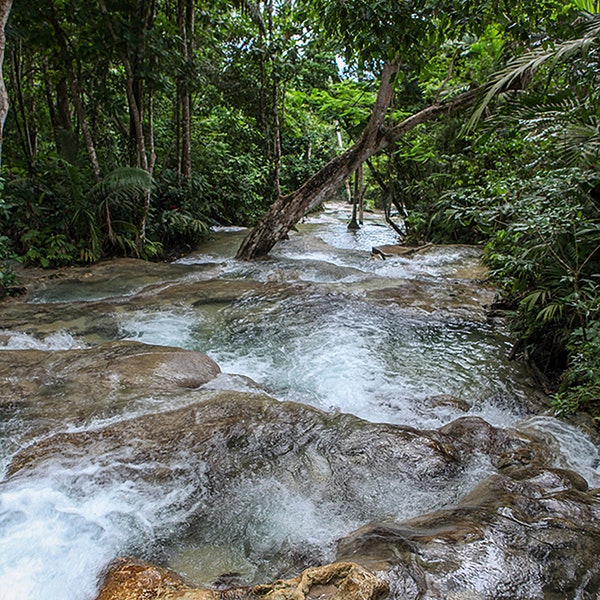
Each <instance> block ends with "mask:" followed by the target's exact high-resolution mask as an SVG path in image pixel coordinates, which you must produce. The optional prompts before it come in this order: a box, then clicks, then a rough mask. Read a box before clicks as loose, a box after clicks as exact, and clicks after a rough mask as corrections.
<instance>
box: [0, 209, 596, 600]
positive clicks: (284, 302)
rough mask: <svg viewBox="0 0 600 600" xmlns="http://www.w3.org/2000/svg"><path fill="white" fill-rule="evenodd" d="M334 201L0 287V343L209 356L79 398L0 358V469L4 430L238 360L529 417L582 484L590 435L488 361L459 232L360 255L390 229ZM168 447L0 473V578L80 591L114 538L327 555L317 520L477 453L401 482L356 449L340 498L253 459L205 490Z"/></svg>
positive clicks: (411, 405)
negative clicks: (170, 372) (12, 297)
mask: <svg viewBox="0 0 600 600" xmlns="http://www.w3.org/2000/svg"><path fill="white" fill-rule="evenodd" d="M348 212H349V209H348V208H347V207H345V206H333V207H331V208H329V209H326V210H325V211H324V212H322V213H319V214H318V215H316V216H314V217H311V218H310V219H307V221H306V222H305V223H303V224H301V225H300V226H299V227H298V230H297V231H294V232H292V234H291V236H290V239H289V240H287V241H285V242H282V243H280V244H279V245H278V246H277V248H276V249H275V251H274V252H273V253H272V256H271V257H270V258H269V259H268V260H265V261H260V262H256V263H251V264H248V263H242V262H239V261H236V260H235V259H234V258H233V256H234V254H235V250H236V249H237V246H238V244H239V242H240V240H241V239H242V236H243V235H244V231H242V230H236V229H219V230H217V231H215V232H214V235H213V238H212V239H211V240H210V241H208V242H206V243H205V244H204V245H203V246H202V247H200V248H199V249H198V250H197V251H196V252H194V253H192V254H191V255H189V256H185V257H183V258H181V259H180V260H178V261H176V262H174V263H172V264H168V265H167V264H163V265H146V264H144V263H141V262H138V261H115V262H113V263H109V264H107V265H104V266H103V267H98V268H96V267H94V268H90V269H79V270H75V271H72V272H71V273H70V274H69V275H68V276H61V277H57V278H47V279H45V280H44V281H42V282H41V283H38V284H36V285H32V287H31V291H30V293H29V295H28V297H27V302H26V303H22V304H11V305H10V306H9V305H6V306H4V307H0V308H5V309H6V310H4V311H3V323H2V325H0V327H1V328H2V329H1V330H0V348H2V349H3V350H5V351H13V350H17V349H38V350H43V351H45V352H55V351H57V350H64V349H78V348H80V349H85V348H89V347H91V346H97V345H100V344H103V343H105V342H111V341H115V340H134V341H138V342H143V343H146V344H153V345H164V346H174V347H179V348H185V349H189V350H197V351H201V352H205V353H207V354H208V355H209V356H210V357H211V358H213V359H214V360H215V361H216V362H217V363H218V365H219V366H220V367H221V369H222V371H223V374H222V375H220V376H218V377H217V378H216V379H214V380H213V381H211V382H209V383H208V384H206V385H205V386H203V388H202V389H201V390H198V392H197V394H196V392H190V391H186V392H185V393H182V394H181V395H179V396H178V395H161V394H160V393H158V394H157V393H156V392H155V390H153V389H147V390H135V394H134V396H131V397H130V396H127V397H123V399H122V400H118V399H117V400H116V401H114V402H111V403H110V404H107V405H103V406H97V405H94V406H88V407H86V408H85V409H83V408H82V407H81V406H79V405H76V403H73V402H71V401H70V397H69V396H68V394H66V392H65V393H64V394H63V395H61V393H60V392H59V391H57V390H58V389H59V388H58V386H59V384H58V383H56V382H52V384H51V385H50V384H48V385H49V388H48V389H49V390H50V391H49V392H48V402H47V403H45V402H37V403H35V405H32V404H31V403H27V402H20V401H17V400H18V399H17V398H15V401H14V402H12V401H10V389H9V388H10V386H11V385H14V386H17V384H18V385H21V384H23V382H17V381H15V380H14V377H13V379H11V377H12V375H11V373H10V372H0V380H2V381H3V382H4V384H3V385H4V386H5V392H4V396H3V403H2V404H0V411H2V414H1V415H0V417H1V420H0V435H1V436H2V438H1V439H0V448H1V450H0V460H1V461H2V462H1V464H0V468H1V469H2V471H3V472H4V471H5V470H6V469H7V468H8V465H9V463H10V461H11V459H12V457H13V455H14V454H15V452H17V451H18V450H19V449H20V448H22V447H24V446H27V445H28V444H31V443H33V442H35V441H38V440H43V439H44V438H46V437H48V436H49V435H51V434H54V433H56V432H60V431H71V432H72V431H87V430H94V429H97V428H99V427H101V426H103V425H106V424H107V423H116V422H119V421H121V420H124V419H127V418H131V417H135V416H137V415H144V414H150V413H160V412H162V411H167V410H170V409H175V408H179V407H183V406H186V405H188V404H190V403H192V402H194V401H196V400H197V399H202V398H204V396H202V395H201V394H205V395H206V394H209V395H210V394H211V393H212V394H216V393H218V392H220V391H222V390H225V391H226V390H242V391H243V390H254V391H256V390H257V389H258V388H257V387H256V385H255V384H254V383H252V382H250V381H248V380H247V379H245V378H244V377H240V376H245V377H247V378H250V379H251V380H253V382H255V383H256V384H258V386H261V387H264V388H265V389H267V390H268V391H269V393H270V394H271V395H272V396H274V397H275V398H277V399H279V400H289V401H293V402H297V403H302V404H306V405H309V406H313V407H315V408H318V409H321V410H323V411H327V412H331V413H333V414H335V413H351V414H353V415H356V416H358V417H360V418H361V419H364V420H367V421H370V422H374V423H378V422H383V423H391V424H401V425H409V426H412V427H414V428H418V429H434V428H438V427H440V426H442V425H444V424H446V423H449V422H451V421H452V420H453V419H456V418H457V417H461V416H465V415H477V416H481V417H483V418H484V419H485V420H486V421H488V422H489V423H491V424H493V425H496V426H499V427H519V428H522V429H523V431H536V432H538V433H540V432H541V433H542V434H543V435H545V436H547V438H548V440H549V444H550V446H553V447H555V449H556V463H557V465H560V466H566V467H570V468H573V469H575V470H576V471H578V472H579V473H581V474H582V475H583V476H584V477H586V479H587V480H588V483H590V485H592V486H599V485H600V470H599V453H598V449H597V447H596V446H595V445H594V444H593V443H592V442H591V441H590V440H589V439H588V438H587V437H586V436H585V435H584V434H583V433H582V432H581V431H580V430H578V429H576V428H575V427H573V426H570V425H568V424H566V423H564V422H561V421H558V420H556V419H554V418H553V417H551V416H549V415H545V414H540V411H543V408H542V409H541V408H540V407H541V406H543V398H541V395H540V393H539V391H538V390H537V389H536V386H535V384H534V383H533V382H532V381H531V380H530V378H529V376H528V374H527V373H526V372H525V371H524V370H523V369H521V368H520V367H519V366H518V365H517V364H516V363H514V362H510V361H508V359H507V356H508V354H509V352H510V348H511V339H510V337H509V335H508V333H507V332H506V330H505V328H504V326H503V324H502V323H501V322H499V321H495V320H490V319H489V318H488V317H487V311H486V307H488V306H489V305H490V304H491V302H492V301H493V298H494V292H493V290H491V289H490V288H488V287H487V286H486V284H485V282H484V281H483V279H485V272H484V271H483V270H482V268H481V266H480V264H479V256H480V252H479V250H478V249H477V248H472V247H464V246H456V247H444V248H440V247H429V248H424V249H422V250H421V251H419V252H417V253H414V254H410V255H408V254H407V255H391V254H390V255H388V256H386V258H385V260H383V259H381V258H375V257H374V256H373V255H372V254H371V249H372V247H374V246H385V245H391V244H395V243H396V241H397V240H396V238H395V235H394V234H393V232H391V231H390V230H389V229H388V228H386V227H385V226H384V225H383V224H382V221H381V217H380V216H379V215H371V214H369V215H367V221H366V223H365V225H364V226H363V228H362V229H361V230H360V231H358V232H349V231H347V229H346V222H347V218H348V216H349V215H348ZM51 375H52V374H48V377H49V378H51ZM11 382H12V383H11ZM23 385H24V384H23ZM61 385H63V384H61ZM7 389H8V391H7ZM84 392H85V390H84ZM195 394H196V395H195ZM107 460H108V459H107ZM111 460H113V461H114V462H118V461H120V460H125V459H124V458H123V457H119V456H115V457H113V458H112V459H111ZM168 460H169V461H171V462H169V465H171V466H170V468H171V469H173V470H175V469H176V468H177V469H179V471H178V472H180V476H178V480H177V485H173V484H170V487H160V486H151V485H148V483H147V482H144V481H137V480H135V479H133V480H125V479H118V478H117V479H113V478H111V477H109V476H108V475H107V473H109V471H104V470H103V469H104V468H105V467H104V465H103V463H101V461H100V462H98V461H97V460H95V459H94V460H91V459H89V460H88V459H86V458H85V457H83V458H82V459H81V461H80V462H78V463H77V465H73V464H69V465H66V464H62V463H57V464H56V466H55V468H53V469H47V470H45V471H44V472H39V471H35V470H34V471H31V472H25V473H23V474H21V473H17V475H15V476H12V477H7V478H6V479H5V481H4V482H2V483H0V597H1V598H2V599H3V600H28V599H31V600H33V599H36V600H37V599H39V598H48V599H52V600H62V599H64V600H67V599H69V600H91V599H93V598H94V596H95V593H96V585H97V577H98V574H99V573H100V571H101V570H102V568H103V567H104V566H105V565H106V563H107V562H108V561H110V560H111V559H112V558H114V557H117V556H120V555H124V554H130V553H137V554H144V557H145V558H149V559H153V560H157V561H159V562H162V563H164V564H168V565H170V566H171V567H173V568H175V569H176V570H178V571H181V572H183V573H184V574H186V575H187V576H188V577H190V578H191V579H192V580H194V581H195V583H196V584H197V585H202V584H208V583H210V582H211V581H213V580H214V579H216V578H217V577H219V576H220V575H223V574H224V573H231V572H235V573H237V575H236V577H237V578H239V579H240V580H241V581H242V582H244V583H254V582H258V581H264V580H265V579H266V578H274V577H279V576H284V575H288V574H290V573H293V572H294V565H296V564H297V563H298V561H299V560H300V562H302V560H305V562H307V563H310V562H311V561H313V562H315V561H316V562H319V561H321V562H324V561H327V560H332V557H333V548H334V545H335V542H336V540H337V539H338V538H340V537H342V536H344V535H347V534H349V533H350V532H351V531H353V530H354V529H356V528H358V527H360V526H362V525H364V524H366V523H368V522H370V521H373V520H377V519H384V518H393V519H396V520H400V519H406V518H410V517H414V516H417V515H419V514H421V513H423V512H425V511H427V510H431V509H434V508H439V507H441V506H445V505H446V504H448V503H451V502H455V501H456V500H457V499H459V498H460V497H462V496H464V495H465V494H466V493H468V492H469V490H470V489H472V488H473V487H474V486H475V485H476V483H477V482H478V481H480V480H481V479H482V478H484V477H485V476H486V475H487V474H488V473H490V472H491V471H492V469H491V467H490V465H489V463H488V462H487V460H486V459H485V457H481V456H474V457H473V460H472V461H471V463H470V465H469V468H468V469H466V470H465V471H464V472H462V473H460V475H459V476H456V477H453V478H452V479H444V478H443V477H440V478H439V480H437V481H436V482H434V484H433V485H432V484H427V486H420V487H419V486H418V485H415V484H414V482H412V483H410V485H409V483H407V482H406V481H401V480H398V479H395V478H394V477H393V476H392V475H390V476H389V477H386V476H385V475H384V474H380V475H373V474H372V472H371V471H370V470H369V465H365V467H364V473H363V479H364V481H362V484H361V485H362V489H363V492H362V494H363V498H362V500H361V501H360V502H356V501H354V503H353V504H349V503H348V502H345V501H343V500H342V499H339V500H338V499H335V498H332V497H330V495H329V496H327V497H325V496H326V495H325V494H324V492H323V489H320V488H319V486H318V485H315V486H314V487H313V488H311V487H310V486H309V487H308V488H307V487H303V488H299V487H295V486H294V485H291V484H290V483H289V482H286V481H282V479H281V478H280V477H278V476H277V475H276V474H273V475H272V476H269V475H268V469H267V470H266V471H265V470H263V471H261V472H260V475H257V474H256V473H252V472H245V473H240V474H239V478H238V479H236V484H235V486H234V488H233V489H228V490H226V491H224V492H223V494H222V496H221V497H220V498H219V501H215V500H214V498H212V497H211V498H212V499H211V498H209V496H208V495H207V496H206V498H203V497H202V494H200V495H198V494H197V490H196V491H192V490H191V488H190V481H191V479H192V478H196V479H198V478H199V479H202V477H203V468H204V467H203V464H201V463H197V464H196V463H195V462H194V461H193V460H192V459H186V458H184V457H169V459H168ZM178 461H179V462H178ZM203 503H204V504H203ZM302 553H304V555H306V556H305V557H301V559H299V558H298V555H299V554H302ZM306 557H308V558H306Z"/></svg>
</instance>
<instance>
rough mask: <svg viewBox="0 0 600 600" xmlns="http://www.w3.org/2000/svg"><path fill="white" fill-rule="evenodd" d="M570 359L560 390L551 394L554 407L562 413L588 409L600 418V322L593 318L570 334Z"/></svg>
mask: <svg viewBox="0 0 600 600" xmlns="http://www.w3.org/2000/svg"><path fill="white" fill-rule="evenodd" d="M568 349H569V351H570V360H569V365H568V368H567V370H566V371H565V374H564V377H563V380H562V385H561V389H560V390H559V391H558V392H557V393H556V394H554V395H553V397H552V401H551V404H552V407H553V408H554V411H555V412H556V413H557V414H558V415H561V416H565V415H568V414H571V413H574V412H577V411H579V410H587V411H590V412H592V413H593V414H594V416H595V418H596V420H600V321H593V322H592V323H590V324H589V326H588V327H587V330H586V333H585V337H584V335H583V330H581V329H577V330H575V331H574V332H573V334H572V335H571V338H570V340H569V344H568Z"/></svg>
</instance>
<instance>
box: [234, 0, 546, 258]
mask: <svg viewBox="0 0 600 600" xmlns="http://www.w3.org/2000/svg"><path fill="white" fill-rule="evenodd" d="M536 6H537V9H536V10H533V9H532V11H531V13H530V15H529V17H528V18H536V17H539V16H540V15H541V14H544V13H545V14H546V16H549V15H551V14H554V12H555V7H554V6H553V4H552V3H543V5H541V6H540V5H539V4H536ZM311 7H312V9H313V10H314V13H313V14H314V15H315V17H316V19H317V20H319V21H320V24H321V26H322V27H323V28H324V29H325V30H326V31H327V32H328V34H329V35H330V36H332V37H333V38H334V39H337V40H338V42H339V44H340V48H341V49H343V51H344V53H345V58H346V60H355V61H357V63H358V64H359V65H360V66H361V68H363V69H364V68H365V67H367V68H369V67H370V68H371V70H372V71H373V72H374V73H377V72H378V73H379V81H380V83H379V91H378V94H377V98H376V101H375V103H374V105H373V108H372V111H371V117H370V119H369V121H368V123H367V124H366V126H365V128H364V130H363V132H362V134H361V135H360V137H359V139H358V141H357V142H356V143H355V144H354V145H353V146H352V147H351V148H350V149H349V150H347V151H346V152H345V153H343V154H342V155H340V156H338V157H336V158H335V159H334V160H332V161H331V162H330V163H328V164H327V165H326V166H325V167H323V169H321V170H320V171H318V172H317V173H316V174H315V175H313V176H312V177H311V178H310V179H309V180H308V181H307V182H306V183H305V184H304V185H303V186H302V187H301V188H299V189H298V190H296V191H294V192H291V193H290V194H287V195H285V196H281V195H279V196H278V197H277V198H276V200H275V202H274V204H273V205H272V206H271V208H270V209H269V210H268V211H267V212H266V213H265V214H264V215H263V217H262V218H261V220H260V221H259V223H258V224H257V226H256V227H255V228H254V230H253V231H252V232H251V234H250V235H249V236H248V237H247V238H246V239H245V240H244V242H243V243H242V245H241V246H240V248H239V250H238V253H237V257H238V258H241V259H245V260H250V259H253V258H259V257H261V256H265V255H266V254H268V252H269V251H270V250H271V249H272V247H273V246H274V245H275V244H276V243H277V242H278V241H279V240H281V239H282V238H283V237H284V236H285V235H286V234H287V232H288V231H289V230H290V229H291V228H292V227H293V226H294V225H295V224H296V223H297V222H298V221H299V220H300V219H301V218H302V217H303V216H304V215H305V214H306V213H307V212H309V211H310V210H312V209H314V208H315V207H317V206H318V205H319V204H320V203H321V202H323V200H324V199H326V198H327V197H328V196H330V195H331V194H332V192H334V191H335V190H336V189H337V188H338V187H339V186H340V185H341V184H342V183H343V182H344V181H345V180H346V179H347V178H348V177H349V176H350V175H351V174H352V173H353V172H354V171H355V170H356V169H357V168H358V167H359V166H361V165H362V164H363V163H364V162H365V161H366V160H368V159H369V158H370V157H372V156H373V155H374V154H376V153H378V152H380V151H381V150H383V149H384V148H387V147H389V146H392V145H394V144H395V143H396V142H397V141H398V140H399V139H400V138H402V137H403V136H404V135H405V134H406V133H407V132H408V131H410V130H412V129H413V128H415V127H416V126H418V125H419V124H421V123H424V122H426V121H430V120H431V119H434V118H436V117H438V116H439V115H443V114H449V113H453V112H455V111H457V110H460V109H461V108H464V107H466V106H470V105H472V104H473V103H474V101H475V99H476V97H477V94H476V92H475V91H474V90H473V89H469V90H467V91H463V92H462V93H459V94H457V95H452V94H450V95H449V96H448V98H447V99H445V100H443V101H440V96H441V93H442V91H445V90H444V89H443V88H444V87H445V85H446V84H447V83H448V81H449V80H450V79H451V77H452V69H453V67H454V59H453V60H452V61H451V63H450V66H449V70H448V74H447V76H446V78H445V79H444V81H443V82H442V85H441V87H440V89H438V90H437V92H436V94H435V97H434V98H432V100H433V101H432V103H431V104H430V105H429V106H427V107H425V108H422V109H420V110H417V111H415V112H414V113H413V114H412V115H411V116H409V117H407V118H405V119H403V120H401V121H400V122H396V123H395V122H393V120H391V118H390V117H391V115H390V114H389V113H390V109H391V107H392V105H393V101H394V96H395V92H396V90H398V89H399V88H401V87H402V86H403V85H404V84H405V82H409V81H410V78H411V77H415V76H416V75H418V73H419V70H420V69H421V68H424V67H425V66H427V64H428V60H430V59H431V58H432V56H433V55H434V53H435V50H436V49H437V48H439V46H440V45H442V44H443V43H445V42H447V41H449V40H451V39H456V38H460V37H461V36H464V35H467V34H470V35H474V34H480V33H482V32H483V31H484V30H485V29H486V28H488V27H489V26H490V23H494V22H498V20H499V19H502V20H504V27H505V28H506V29H507V30H508V29H510V27H514V26H516V25H521V26H522V25H523V22H522V19H523V18H525V16H524V14H523V11H522V7H518V9H517V15H516V16H515V17H514V18H511V17H510V16H507V15H510V14H511V12H512V10H513V8H514V7H503V8H502V9H501V10H500V12H498V14H496V10H499V9H496V8H494V7H492V6H490V5H488V4H486V3H483V4H480V5H478V7H477V9H473V8H472V7H470V4H469V3H466V4H463V3H457V5H456V6H448V3H439V4H437V3H423V2H418V1H417V2H405V3H398V2H393V1H383V2H378V3H369V4H365V3H363V2H356V3H353V2H337V1H334V2H321V1H319V0H314V1H313V2H312V3H311ZM365 23H368V27H365ZM400 74H402V75H403V77H400V76H399V75H400ZM526 80H527V74H525V75H524V76H522V77H518V78H517V77H515V78H512V79H511V80H510V82H509V84H507V85H505V86H500V88H499V89H498V90H496V93H498V92H499V91H504V90H505V89H507V88H508V87H512V88H513V89H519V88H521V87H522V86H523V83H524V82H525V81H526ZM475 83H476V82H471V84H472V85H471V86H470V87H472V86H473V84H475Z"/></svg>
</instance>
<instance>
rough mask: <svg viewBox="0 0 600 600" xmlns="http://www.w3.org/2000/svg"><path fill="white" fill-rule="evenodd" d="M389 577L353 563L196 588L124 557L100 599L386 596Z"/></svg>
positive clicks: (376, 599) (370, 599) (368, 599)
mask: <svg viewBox="0 0 600 600" xmlns="http://www.w3.org/2000/svg"><path fill="white" fill-rule="evenodd" d="M387 592H388V586H387V583H386V582H385V581H383V580H382V579H379V578H378V577H376V576H375V575H374V574H373V573H371V572H370V571H368V570H367V569H365V568H363V567H360V566H359V565H356V564H352V563H334V564H331V565H326V566H323V567H314V568H310V569H306V570H305V571H304V572H303V573H302V574H301V575H299V576H298V577H295V578H293V579H288V580H284V581H283V580H281V581H276V582H274V583H271V584H265V585H258V586H255V587H242V588H232V589H228V590H209V589H195V588H193V587H192V586H191V585H189V584H187V583H186V582H185V581H184V580H183V579H182V578H181V577H179V575H177V574H176V573H173V572H172V571H170V570H168V569H163V568H161V567H157V566H155V565H151V564H149V563H145V562H143V561H140V560H137V559H134V558H122V559H118V560H116V561H113V563H112V564H111V565H109V567H108V569H107V572H106V573H105V575H104V577H103V581H102V584H101V589H100V593H99V594H98V596H97V598H96V600H314V599H316V598H318V599H320V600H381V599H382V598H384V597H385V596H386V595H387Z"/></svg>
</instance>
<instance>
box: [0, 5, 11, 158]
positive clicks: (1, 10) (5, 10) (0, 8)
mask: <svg viewBox="0 0 600 600" xmlns="http://www.w3.org/2000/svg"><path fill="white" fill-rule="evenodd" d="M12 3H13V0H0V167H2V142H3V141H4V123H5V122H6V115H7V114H8V92H7V91H6V84H5V83H4V73H3V71H2V65H3V64H4V51H5V49H6V32H5V29H6V22H7V21H8V15H9V14H10V9H11V8H12Z"/></svg>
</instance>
